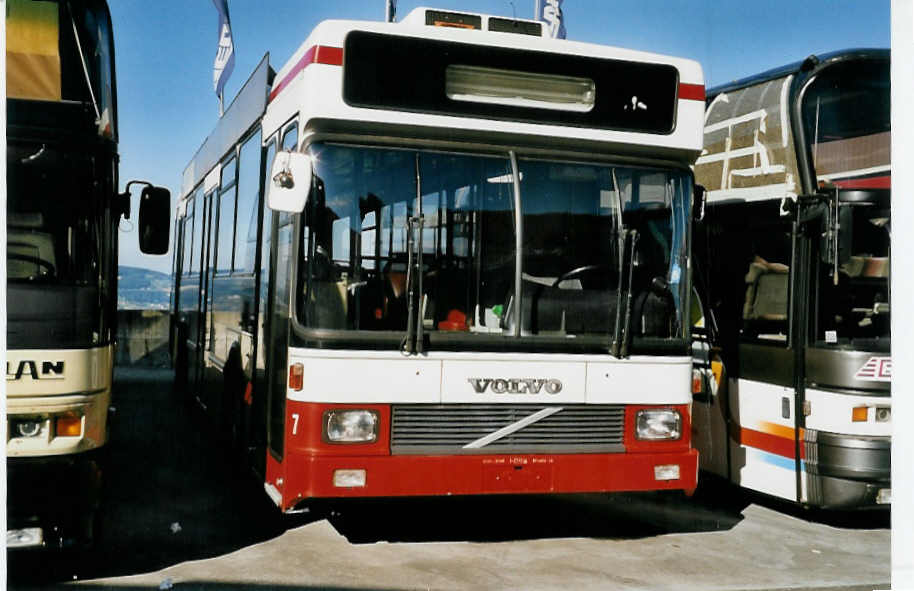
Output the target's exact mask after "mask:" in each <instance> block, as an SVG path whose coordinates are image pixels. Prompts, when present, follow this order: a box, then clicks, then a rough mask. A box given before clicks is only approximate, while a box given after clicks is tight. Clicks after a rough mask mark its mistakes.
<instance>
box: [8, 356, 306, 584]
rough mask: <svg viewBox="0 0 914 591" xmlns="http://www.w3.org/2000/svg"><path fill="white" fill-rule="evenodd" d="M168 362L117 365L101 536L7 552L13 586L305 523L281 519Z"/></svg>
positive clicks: (209, 550)
mask: <svg viewBox="0 0 914 591" xmlns="http://www.w3.org/2000/svg"><path fill="white" fill-rule="evenodd" d="M171 375H172V374H171V372H170V370H166V369H150V368H142V369H140V368H130V369H125V368H118V369H117V370H116V373H115V387H114V395H113V401H112V406H113V407H114V412H113V414H112V415H111V423H110V440H109V446H108V454H109V456H108V466H107V470H106V473H105V475H104V478H105V491H104V495H105V498H104V501H103V504H104V507H105V511H104V514H103V518H102V523H101V525H102V538H101V540H100V541H99V544H98V547H97V548H96V549H95V550H94V551H92V552H70V553H61V552H23V551H18V552H12V553H9V552H8V553H7V566H8V570H7V577H8V581H9V587H10V588H11V589H13V588H18V587H25V586H38V587H45V586H47V585H49V584H51V583H54V582H63V581H72V580H74V579H87V578H102V577H114V576H121V575H131V574H139V573H145V572H150V571H156V570H159V569H162V568H164V567H167V566H170V565H173V564H177V563H180V562H185V561H188V560H199V559H204V558H209V557H213V556H219V555H222V554H226V553H228V552H232V551H234V550H237V549H239V548H244V547H246V546H250V545H252V544H256V543H258V542H262V541H265V540H268V539H271V538H274V537H276V536H278V535H280V534H281V533H282V532H283V531H284V530H285V528H286V527H289V526H290V525H292V526H296V525H300V524H303V523H306V522H307V516H304V517H299V518H298V519H296V520H294V521H289V520H286V519H283V518H282V516H281V515H280V514H279V513H278V512H277V511H276V509H275V507H274V506H273V505H272V504H271V502H270V501H269V499H268V498H267V497H266V495H265V494H264V492H263V487H262V485H260V486H258V485H257V483H256V482H255V481H254V480H253V478H248V477H245V476H243V475H241V474H239V472H238V470H236V469H233V468H232V467H231V466H230V465H229V463H228V460H227V454H225V453H221V452H220V451H219V450H220V449H221V447H222V445H223V444H222V442H221V440H219V439H218V438H217V437H214V436H213V434H212V432H211V430H210V429H209V428H207V427H206V424H205V422H204V421H203V420H202V419H201V416H200V413H197V412H193V411H192V410H189V409H188V406H187V405H186V404H185V403H183V402H181V401H180V400H179V399H178V397H177V396H176V395H175V394H173V392H172V390H171V386H172V381H171Z"/></svg>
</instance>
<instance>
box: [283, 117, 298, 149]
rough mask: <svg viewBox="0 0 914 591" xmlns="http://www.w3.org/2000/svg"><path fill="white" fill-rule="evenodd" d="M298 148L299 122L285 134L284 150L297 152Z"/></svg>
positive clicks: (291, 126)
mask: <svg viewBox="0 0 914 591" xmlns="http://www.w3.org/2000/svg"><path fill="white" fill-rule="evenodd" d="M297 147H298V122H295V123H293V124H292V125H290V126H289V127H288V129H286V130H285V131H284V132H283V136H282V149H283V150H295V148H297Z"/></svg>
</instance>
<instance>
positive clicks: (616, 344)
mask: <svg viewBox="0 0 914 591" xmlns="http://www.w3.org/2000/svg"><path fill="white" fill-rule="evenodd" d="M612 177H613V189H615V193H616V207H617V208H618V215H617V216H616V235H617V236H618V241H619V282H618V285H617V287H616V326H615V329H614V330H613V342H612V345H611V346H610V348H609V354H610V355H612V356H613V357H617V358H621V357H622V355H621V351H620V348H621V344H622V287H623V285H622V270H623V269H624V268H625V241H626V239H627V238H628V230H627V229H626V228H625V224H624V223H623V221H622V192H621V191H620V190H619V181H618V179H617V178H616V169H615V168H613V169H612Z"/></svg>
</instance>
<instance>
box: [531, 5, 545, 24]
mask: <svg viewBox="0 0 914 591" xmlns="http://www.w3.org/2000/svg"><path fill="white" fill-rule="evenodd" d="M541 9H542V5H541V4H540V0H533V20H535V21H538V20H542V17H543V15H542V14H540V10H541Z"/></svg>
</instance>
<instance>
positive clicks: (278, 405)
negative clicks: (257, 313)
mask: <svg viewBox="0 0 914 591" xmlns="http://www.w3.org/2000/svg"><path fill="white" fill-rule="evenodd" d="M297 145H298V127H297V124H295V123H293V124H291V125H290V126H288V127H287V128H286V129H285V130H284V132H283V138H282V144H281V146H282V149H284V150H294V149H295V148H296V146H297ZM268 159H269V160H272V158H268ZM269 164H270V165H271V166H272V162H269ZM267 170H269V169H267ZM267 176H269V175H267ZM265 182H266V181H265ZM295 218H296V216H293V215H290V214H288V213H274V212H270V219H271V220H272V224H271V225H272V231H271V232H270V234H271V237H270V265H269V288H268V290H267V299H266V305H265V320H266V325H265V328H264V339H263V346H264V357H265V361H266V368H265V370H266V417H265V419H266V443H267V449H268V451H269V453H270V454H271V455H272V456H273V457H274V458H276V459H277V460H279V461H282V457H283V453H284V443H285V442H284V436H285V412H286V385H287V383H288V382H287V373H288V369H287V365H288V358H289V323H290V316H291V314H290V312H291V310H290V308H289V300H290V293H291V289H292V285H291V278H292V268H293V261H292V253H293V251H294V249H293V242H294V235H295V232H294V229H295V223H294V222H295ZM261 273H263V271H261ZM265 460H266V456H264V461H265Z"/></svg>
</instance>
